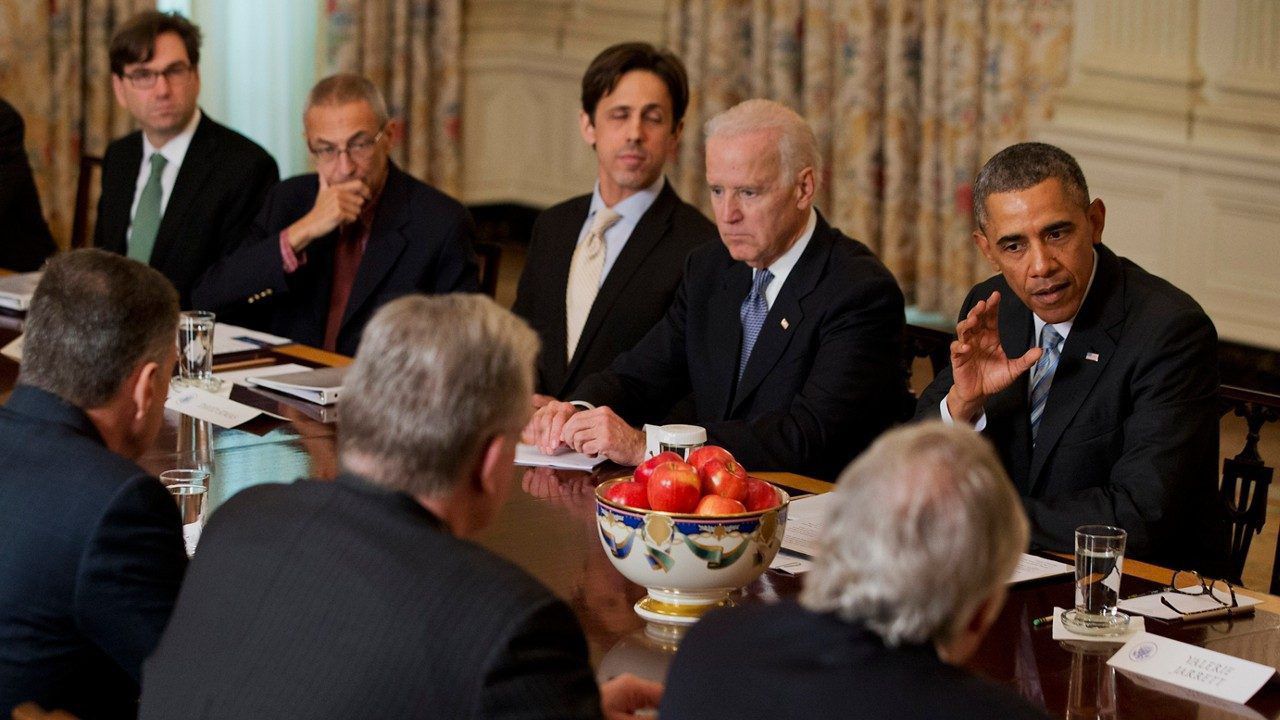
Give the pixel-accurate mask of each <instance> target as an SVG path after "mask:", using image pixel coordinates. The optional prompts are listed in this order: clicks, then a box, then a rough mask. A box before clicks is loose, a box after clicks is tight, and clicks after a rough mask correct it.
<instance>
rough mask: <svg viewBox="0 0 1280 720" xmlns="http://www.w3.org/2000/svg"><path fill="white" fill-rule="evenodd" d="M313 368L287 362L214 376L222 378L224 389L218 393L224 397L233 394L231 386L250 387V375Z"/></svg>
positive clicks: (256, 375) (278, 373)
mask: <svg viewBox="0 0 1280 720" xmlns="http://www.w3.org/2000/svg"><path fill="white" fill-rule="evenodd" d="M310 369H311V368H308V367H304V366H302V365H299V364H297V363H285V364H284V365H268V366H267V367H252V368H245V369H244V370H229V371H227V372H220V373H214V374H213V376H214V377H216V378H219V379H221V380H222V389H221V390H219V391H218V395H221V396H222V397H230V396H231V386H232V385H233V384H235V385H244V386H245V387H250V385H249V383H247V382H245V379H246V378H250V377H270V376H272V375H285V374H288V373H295V372H305V371H307V370H310Z"/></svg>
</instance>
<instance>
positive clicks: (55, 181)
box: [0, 0, 155, 247]
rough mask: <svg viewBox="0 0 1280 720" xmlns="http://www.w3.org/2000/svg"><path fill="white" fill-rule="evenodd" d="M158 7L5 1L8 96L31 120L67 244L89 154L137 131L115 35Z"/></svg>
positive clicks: (33, 154)
mask: <svg viewBox="0 0 1280 720" xmlns="http://www.w3.org/2000/svg"><path fill="white" fill-rule="evenodd" d="M154 7H155V0H58V1H57V2H42V3H37V2H31V1H30V0H0V97H4V98H5V99H6V100H8V101H9V102H10V103H11V104H12V105H13V106H14V107H15V108H17V109H18V112H19V113H21V114H22V117H23V120H24V121H25V122H26V128H27V134H26V144H27V156H28V157H29V158H30V160H31V168H32V171H33V172H34V174H35V179H36V187H37V189H38V190H39V192H40V202H41V204H42V205H43V207H44V211H45V215H46V217H47V218H48V220H49V229H50V230H51V231H52V232H53V236H54V238H55V239H57V240H58V242H59V244H61V245H62V246H63V247H66V245H67V242H68V238H69V235H70V233H71V221H72V215H73V214H74V210H75V195H76V180H77V179H78V178H79V174H80V155H81V153H87V154H90V155H98V156H101V155H102V153H103V152H104V151H105V150H106V149H107V144H108V143H109V142H111V140H112V139H114V138H116V137H119V136H120V135H123V134H125V133H127V132H129V131H130V130H131V129H132V121H131V119H130V117H129V113H128V112H127V111H125V110H123V109H121V108H120V107H118V106H117V105H116V101H115V97H114V96H113V95H112V93H111V69H110V64H109V62H108V60H107V48H108V46H109V45H110V42H111V35H112V34H113V33H114V32H115V27H116V25H117V24H118V23H119V22H122V21H123V20H125V19H126V18H128V17H129V16H130V15H132V14H134V13H136V12H138V11H141V10H146V9H149V8H154ZM90 207H93V203H92V202H91V204H90ZM2 231H3V230H2V229H0V232H2Z"/></svg>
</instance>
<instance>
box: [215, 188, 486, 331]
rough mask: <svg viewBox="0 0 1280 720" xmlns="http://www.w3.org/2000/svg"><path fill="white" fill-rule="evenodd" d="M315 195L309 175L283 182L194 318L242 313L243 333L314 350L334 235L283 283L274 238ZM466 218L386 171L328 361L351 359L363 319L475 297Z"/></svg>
mask: <svg viewBox="0 0 1280 720" xmlns="http://www.w3.org/2000/svg"><path fill="white" fill-rule="evenodd" d="M319 192H320V182H319V179H318V177H317V176H316V175H315V174H314V173H312V174H308V175H299V176H297V177H293V178H289V179H288V180H285V181H284V182H282V183H280V184H279V185H278V186H276V188H275V189H274V190H272V191H271V194H270V195H269V196H268V197H267V201H266V203H265V204H264V205H263V207H262V211H261V212H260V213H259V214H258V217H257V219H256V220H254V223H253V228H252V230H251V232H250V233H249V238H248V239H247V240H245V242H244V243H243V244H242V245H241V246H240V248H239V249H238V250H236V251H235V252H234V253H232V254H231V255H229V256H227V257H226V258H224V259H223V260H222V261H221V262H219V263H217V264H216V265H214V266H213V268H211V269H210V270H209V272H208V273H207V274H206V275H205V278H204V280H203V281H201V283H200V284H199V285H198V286H197V287H196V289H195V291H194V292H193V293H192V296H191V297H192V303H193V304H194V305H195V307H197V308H199V309H202V310H213V311H215V312H224V311H227V310H233V311H237V312H245V311H248V312H249V314H250V316H251V319H250V320H249V324H251V325H254V326H256V327H258V328H260V329H262V330H267V331H270V332H273V333H275V334H277V335H284V336H285V337H288V338H291V339H293V340H294V341H295V342H300V343H304V344H306V345H314V346H317V347H319V346H320V345H322V344H323V343H324V330H325V323H326V321H327V319H328V314H329V295H330V292H331V289H332V285H333V256H334V248H335V247H336V246H337V243H338V236H339V232H338V230H334V231H333V232H331V233H329V234H328V235H326V236H324V237H322V238H318V239H316V240H315V241H313V242H312V243H311V244H310V245H308V246H307V248H306V250H305V251H304V254H305V262H304V264H303V265H302V266H301V267H299V268H298V269H297V271H295V272H293V273H291V274H286V273H285V271H284V259H283V258H282V257H281V255H280V232H281V231H282V230H284V229H285V228H287V227H289V226H290V225H292V224H293V223H294V221H296V220H298V219H299V218H301V217H302V216H303V215H306V214H307V213H308V212H310V211H311V208H312V206H313V205H314V204H315V200H316V195H317V194H318V193H319ZM474 237H475V226H474V224H473V223H472V221H471V214H470V213H468V212H467V210H466V208H464V207H463V206H462V204H461V203H459V202H458V201H457V200H454V199H453V198H451V197H449V196H448V195H445V194H444V193H442V192H440V191H439V190H436V189H435V188H433V187H430V186H428V185H426V184H424V183H422V182H419V181H418V180H416V179H414V178H412V177H410V176H409V175H406V174H405V173H404V172H402V171H401V170H400V168H398V167H396V166H395V164H394V163H391V164H389V167H388V173H387V181H386V184H385V185H384V186H383V189H382V194H381V196H380V197H379V198H378V205H377V207H376V208H375V209H374V215H373V226H372V228H371V229H370V231H369V242H368V245H367V246H366V247H365V251H364V256H363V258H362V259H361V261H360V270H359V272H358V273H357V274H356V279H355V284H354V285H353V286H352V288H351V296H350V298H349V299H348V300H347V308H346V312H345V313H344V314H343V316H342V325H341V327H340V328H339V331H338V343H337V351H338V352H340V353H342V354H344V355H354V354H355V352H356V346H357V345H359V343H360V333H361V332H362V331H363V330H364V326H365V323H367V322H369V318H370V317H372V316H373V313H374V312H375V311H376V310H377V309H378V308H380V307H382V306H383V305H385V304H386V303H388V302H390V301H392V300H394V299H396V298H398V297H400V296H401V295H408V294H410V293H427V294H439V293H447V292H477V291H478V290H479V287H480V280H479V275H478V265H477V263H476V259H475V253H474V251H473V250H472V242H473V239H474Z"/></svg>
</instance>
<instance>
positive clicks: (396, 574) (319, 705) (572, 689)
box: [141, 475, 600, 720]
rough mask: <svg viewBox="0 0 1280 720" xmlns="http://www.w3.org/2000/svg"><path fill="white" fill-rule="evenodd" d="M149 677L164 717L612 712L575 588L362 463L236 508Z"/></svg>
mask: <svg viewBox="0 0 1280 720" xmlns="http://www.w3.org/2000/svg"><path fill="white" fill-rule="evenodd" d="M144 678H145V682H144V684H143V697H142V714H141V716H142V717H143V718H157V719H161V718H163V719H164V720H169V719H170V718H203V719H204V720H216V719H218V718H227V719H228V720H231V719H234V720H252V719H254V718H262V719H263V720H267V719H270V720H288V719H289V718H299V719H300V720H301V719H302V718H306V719H307V720H324V719H325V718H334V719H335V720H337V719H339V718H341V720H347V719H348V718H480V717H484V718H507V717H510V718H516V717H518V718H594V717H598V716H599V714H600V705H599V698H598V696H597V691H596V687H595V682H594V679H593V678H592V674H591V669H590V667H589V665H588V663H587V646H586V640H585V638H584V637H583V635H582V630H581V628H580V627H579V626H578V624H577V622H576V620H575V619H574V617H573V614H572V613H571V612H570V610H569V608H568V607H567V606H566V605H565V604H564V603H562V602H561V601H559V600H557V599H556V598H555V597H554V596H553V595H552V594H551V593H550V592H549V591H548V590H547V589H546V588H544V587H543V586H542V585H540V584H539V583H538V582H537V581H536V580H534V579H533V578H531V577H530V576H529V575H527V574H526V573H525V572H524V571H522V570H520V569H519V568H517V567H516V566H514V565H512V564H510V563H508V562H506V561H505V560H501V559H499V558H498V557H496V556H495V555H493V554H492V553H490V552H488V551H487V550H484V549H483V548H480V547H479V546H477V545H473V544H471V543H469V542H466V541H463V540H458V539H456V538H454V537H452V536H451V535H449V534H448V532H447V531H446V529H445V528H444V527H443V526H442V525H441V523H440V522H439V520H437V519H436V518H435V517H434V516H433V515H432V514H431V513H429V512H428V511H427V510H425V509H424V508H423V507H422V506H421V505H419V504H418V503H416V502H415V501H414V500H413V499H412V498H410V497H409V496H407V495H402V494H399V493H392V492H387V491H384V490H381V489H378V488H375V487H373V486H371V485H368V484H366V483H365V482H364V481H363V480H361V479H359V478H357V477H354V476H350V475H344V476H340V477H339V478H338V480H337V481H335V482H315V481H300V482H297V483H294V484H292V485H261V486H258V487H254V488H250V489H248V490H245V491H243V492H241V493H239V494H238V495H236V496H234V497H232V498H231V500H230V501H228V502H227V503H226V504H225V505H223V506H222V507H221V508H219V509H218V511H217V512H215V513H214V514H213V517H212V518H211V519H210V521H209V524H208V526H207V527H206V528H205V531H204V533H203V535H202V537H201V539H200V550H199V552H198V553H196V556H195V559H194V560H193V561H192V565H191V571H190V572H189V573H188V574H187V581H186V583H185V584H184V586H183V588H182V595H181V597H180V598H179V599H178V605H177V608H176V609H175V610H174V615H173V620H172V622H170V624H169V628H168V630H166V631H165V634H164V638H163V639H162V640H161V642H160V647H159V648H158V649H157V650H156V653H155V655H153V656H152V657H151V659H150V660H148V661H147V664H146V667H145V671H144ZM193 679H195V680H196V682H192V680H193Z"/></svg>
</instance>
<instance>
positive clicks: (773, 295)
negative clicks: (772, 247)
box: [751, 208, 818, 310]
mask: <svg viewBox="0 0 1280 720" xmlns="http://www.w3.org/2000/svg"><path fill="white" fill-rule="evenodd" d="M817 227H818V211H816V210H814V209H813V208H809V222H807V223H805V226H804V231H803V232H801V233H800V239H798V240H796V242H795V244H794V245H792V246H791V248H790V249H788V250H787V251H786V252H784V253H782V255H781V256H779V257H778V259H777V260H774V261H773V264H772V265H770V266H769V267H768V268H766V270H768V271H769V272H771V273H773V279H772V280H770V281H769V285H768V287H766V288H765V289H764V304H765V305H766V306H767V307H768V308H769V309H770V310H772V309H773V301H774V300H777V299H778V293H780V292H782V286H783V285H784V284H785V283H786V282H787V276H788V275H790V274H791V269H792V268H794V267H795V266H796V263H797V262H798V261H799V260H800V256H801V255H804V249H805V248H807V247H809V241H810V240H812V239H813V231H814V230H815V229H816V228H817ZM758 272H760V271H759V270H752V271H751V281H752V282H753V283H754V282H755V279H756V273H758Z"/></svg>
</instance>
